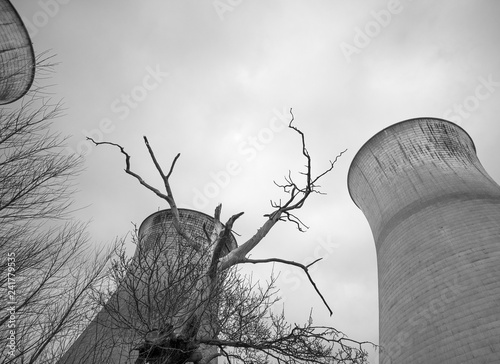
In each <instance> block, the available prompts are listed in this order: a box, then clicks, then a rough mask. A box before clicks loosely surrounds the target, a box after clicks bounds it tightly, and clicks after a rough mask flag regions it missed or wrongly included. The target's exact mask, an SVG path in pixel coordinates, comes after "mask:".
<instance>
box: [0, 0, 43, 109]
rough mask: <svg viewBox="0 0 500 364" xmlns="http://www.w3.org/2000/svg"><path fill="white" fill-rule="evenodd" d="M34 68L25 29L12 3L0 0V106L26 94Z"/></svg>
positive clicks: (31, 50) (31, 46)
mask: <svg viewBox="0 0 500 364" xmlns="http://www.w3.org/2000/svg"><path fill="white" fill-rule="evenodd" d="M35 67H36V60H35V53H34V51H33V45H32V44H31V39H30V36H29V34H28V30H27V29H26V27H25V26H24V24H23V21H22V19H21V17H20V16H19V14H18V13H17V11H16V9H15V8H14V6H13V5H12V3H11V2H10V1H8V0H0V105H4V104H9V103H11V102H14V101H16V100H18V99H19V98H21V97H23V96H24V95H25V94H26V93H27V92H28V90H29V88H30V87H31V85H32V83H33V79H34V77H35Z"/></svg>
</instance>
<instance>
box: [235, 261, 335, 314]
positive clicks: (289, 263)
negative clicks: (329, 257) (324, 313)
mask: <svg viewBox="0 0 500 364" xmlns="http://www.w3.org/2000/svg"><path fill="white" fill-rule="evenodd" d="M321 259H322V258H319V259H316V260H315V261H314V262H312V263H310V264H309V265H307V266H305V265H304V264H301V263H297V262H294V261H292V260H286V259H281V258H268V259H248V258H246V259H244V260H243V261H242V262H240V263H252V264H257V263H271V262H274V263H283V264H288V265H293V266H295V267H298V268H300V269H302V270H303V271H304V272H305V273H306V275H307V278H309V282H311V284H312V286H313V287H314V290H315V291H316V293H317V294H318V295H319V297H320V298H321V300H322V301H323V303H324V305H325V306H326V308H327V309H328V312H330V316H331V315H333V311H332V310H331V308H330V306H328V303H327V302H326V300H325V298H324V297H323V295H322V294H321V292H320V290H319V289H318V287H317V286H316V283H315V282H314V280H313V279H312V277H311V275H310V274H309V269H308V268H309V267H310V266H311V265H313V264H314V263H316V262H317V261H319V260H321Z"/></svg>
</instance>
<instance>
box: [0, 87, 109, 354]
mask: <svg viewBox="0 0 500 364" xmlns="http://www.w3.org/2000/svg"><path fill="white" fill-rule="evenodd" d="M61 110H62V109H61V104H60V103H55V104H53V103H51V101H50V99H48V98H47V97H46V93H45V90H44V89H43V88H41V89H36V90H34V91H30V92H29V93H28V95H27V96H25V97H24V98H23V99H22V100H21V101H19V106H16V107H10V108H2V109H0V181H1V182H0V257H1V262H0V267H1V272H2V275H1V276H0V287H2V294H1V295H0V348H1V349H0V363H54V357H57V355H60V354H61V352H62V351H64V348H65V341H67V335H68V334H70V333H72V332H75V331H78V328H79V326H81V324H82V323H85V322H86V316H87V315H88V316H91V315H92V314H93V312H94V311H95V304H94V303H93V302H94V300H91V297H90V293H91V292H92V290H91V288H92V287H93V286H94V285H95V284H98V283H99V281H100V280H101V279H102V277H103V276H104V272H105V267H106V261H107V260H108V259H109V255H108V256H105V255H100V254H98V253H97V252H94V251H92V249H90V248H89V237H88V236H87V234H86V232H85V231H86V224H82V223H78V222H74V221H72V220H71V219H70V216H69V211H70V210H69V206H70V203H71V197H72V193H73V192H74V188H73V183H72V179H73V178H74V177H75V176H76V175H77V173H78V172H79V171H80V170H81V166H82V161H81V160H80V158H78V157H76V156H74V155H68V153H67V152H66V151H65V138H63V137H62V136H61V135H60V134H59V133H55V132H53V131H51V123H52V120H53V119H54V118H56V117H57V116H59V115H60V113H61ZM89 262H91V263H89ZM88 319H90V317H89V318H88Z"/></svg>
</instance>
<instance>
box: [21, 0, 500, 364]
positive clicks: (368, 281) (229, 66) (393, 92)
mask: <svg viewBox="0 0 500 364" xmlns="http://www.w3.org/2000/svg"><path fill="white" fill-rule="evenodd" d="M12 3H13V4H14V6H15V7H16V8H17V9H18V11H19V13H20V14H21V15H22V17H23V18H24V20H25V23H26V25H27V27H28V29H29V31H30V34H31V36H32V40H33V42H34V46H35V49H36V51H37V52H42V51H46V50H50V51H51V52H52V53H54V54H56V58H55V60H56V61H57V62H59V63H60V64H59V65H58V66H57V68H56V73H55V75H54V79H53V80H52V81H51V83H54V86H53V88H52V92H53V93H54V97H55V98H56V99H57V98H63V99H64V102H65V106H66V109H67V110H66V113H65V115H64V116H63V117H61V118H60V119H58V120H57V121H56V122H55V124H54V127H55V128H56V129H57V130H60V131H61V132H63V133H64V134H70V135H71V138H70V139H69V147H68V153H78V154H83V155H85V159H86V161H85V163H86V170H85V172H84V173H83V174H82V175H81V177H80V179H79V181H78V182H79V185H78V188H79V190H80V192H79V193H78V195H76V196H75V199H76V205H75V206H77V207H85V208H84V209H83V210H81V211H79V212H78V213H77V217H78V218H81V219H84V220H89V219H91V220H92V223H91V229H90V231H91V234H92V236H93V241H94V242H95V244H99V245H104V244H110V243H111V241H112V240H113V239H114V238H115V237H117V236H123V235H125V234H126V233H127V231H130V230H131V229H132V223H137V224H140V222H141V221H142V220H143V219H144V218H145V217H147V216H148V215H149V214H151V213H153V212H155V211H157V210H158V209H163V208H166V207H167V206H166V204H165V203H164V202H163V201H161V200H159V199H158V198H157V197H156V196H155V195H153V194H152V193H151V192H149V191H147V190H145V189H144V188H142V187H141V186H139V184H138V183H137V182H136V181H135V180H133V179H132V178H131V177H129V176H127V175H125V174H124V172H123V168H124V162H123V158H122V156H121V155H120V154H119V153H118V152H117V150H115V149H112V148H105V147H100V148H98V149H96V148H95V147H92V146H91V145H90V144H88V142H86V141H85V136H92V137H94V138H97V139H105V140H109V141H113V142H117V143H120V144H122V145H123V146H125V147H126V149H127V151H128V152H129V153H130V154H131V155H132V168H133V169H134V170H135V171H136V172H139V173H140V174H141V175H142V176H143V177H144V178H145V179H146V180H148V181H150V182H151V183H153V184H156V185H157V186H161V181H160V179H159V178H158V176H157V175H156V171H155V169H154V166H153V164H152V163H151V161H150V159H149V157H148V154H147V150H146V149H145V147H144V144H143V142H142V136H143V135H146V136H148V138H149V140H150V143H151V145H152V146H153V148H154V149H155V151H156V153H157V155H158V157H159V159H160V160H161V162H162V163H163V165H165V166H166V167H168V166H169V165H170V162H171V160H172V159H173V157H174V156H175V155H176V153H179V152H180V153H181V158H180V159H179V161H178V163H177V166H176V170H175V172H174V176H173V178H172V185H173V188H174V193H175V194H176V197H177V201H178V204H179V206H181V207H189V208H194V209H198V210H201V211H203V212H206V213H209V214H212V211H213V209H214V208H215V206H216V204H218V203H219V202H222V203H223V216H224V218H225V219H227V218H228V217H229V216H230V215H232V214H234V213H237V212H240V211H245V215H244V216H243V217H242V218H240V220H238V223H237V224H236V226H235V230H236V231H237V232H238V233H239V234H241V237H240V238H239V239H240V241H241V242H242V241H244V240H245V239H247V238H249V237H250V236H251V235H252V234H253V233H254V232H255V231H256V229H257V228H258V227H259V226H260V225H261V224H262V223H263V221H264V218H263V216H262V215H263V214H265V213H267V212H270V211H271V209H270V206H269V200H270V199H277V198H279V197H283V196H282V195H281V194H280V191H279V190H278V189H277V188H276V187H275V186H274V185H273V183H272V182H273V180H277V181H280V180H281V179H282V176H284V175H285V174H287V173H288V170H292V171H294V172H297V171H299V170H300V169H301V167H302V165H303V163H304V160H303V159H302V158H301V154H300V139H299V138H298V136H297V135H296V134H294V133H293V132H291V131H290V130H288V129H287V128H285V125H286V123H287V122H288V120H289V118H290V115H289V113H288V110H289V109H290V108H293V112H294V115H295V125H296V126H298V127H299V128H301V129H302V130H303V131H304V132H305V133H306V138H307V143H308V148H309V151H310V154H311V156H312V157H313V163H314V164H313V171H314V172H316V173H319V172H321V171H323V169H324V168H326V167H327V166H328V160H330V159H334V158H335V156H336V155H337V154H338V153H339V152H340V151H342V150H344V149H347V152H346V154H344V156H342V158H340V159H339V161H338V163H337V164H336V166H335V169H334V171H333V172H332V173H331V174H329V175H327V176H326V177H325V178H324V180H323V183H322V184H321V185H322V191H323V192H325V193H327V194H326V195H324V196H320V195H315V196H312V197H311V199H310V200H309V201H308V203H307V204H306V205H305V206H304V208H303V209H302V210H301V211H300V212H299V216H300V218H301V219H302V220H303V221H304V222H305V223H306V224H308V225H309V226H310V229H309V231H308V232H307V233H300V232H298V231H297V230H296V229H295V227H294V226H293V225H292V224H282V225H280V226H278V227H277V228H276V229H275V230H274V231H272V232H271V234H269V236H268V237H267V239H266V240H265V241H264V242H262V244H261V245H260V246H259V247H258V248H257V249H255V251H254V253H253V257H254V258H265V257H281V258H286V259H291V260H296V261H298V262H310V261H312V260H313V259H315V258H316V257H323V258H324V259H323V260H322V261H321V262H319V263H317V266H316V268H315V270H314V272H313V276H314V278H315V280H316V282H317V284H318V286H319V287H320V289H321V290H322V291H323V293H324V295H325V297H326V299H327V300H328V302H329V304H330V305H331V307H332V308H333V311H334V315H333V316H332V317H329V316H328V312H327V310H326V309H325V307H324V306H323V305H322V303H321V301H320V299H319V298H318V297H317V295H316V294H315V293H314V291H313V289H312V287H310V285H309V284H308V283H307V282H306V281H305V280H304V277H303V276H302V275H301V274H300V272H297V271H295V270H293V269H290V268H287V267H275V271H278V270H280V271H281V278H280V280H279V287H280V288H281V289H282V296H283V298H284V301H285V308H286V310H287V311H288V312H289V313H290V318H291V321H296V322H302V321H304V320H305V319H306V317H307V315H308V313H309V310H310V308H311V307H313V308H314V314H315V318H316V323H317V324H324V325H331V326H335V327H336V328H338V329H340V330H342V331H344V332H346V333H348V334H349V335H350V336H352V337H353V338H355V339H359V340H371V341H374V342H378V308H377V307H378V301H377V299H378V298H377V270H376V255H375V247H374V243H373V239H372V235H371V232H370V229H369V226H368V223H367V222H366V220H365V218H364V216H363V214H362V213H361V211H360V210H359V209H358V208H357V207H356V206H355V205H354V203H352V201H351V200H350V198H349V194H348V191H347V184H346V178H347V171H348V168H349V165H350V163H351V161H352V159H353V157H354V155H355V154H356V152H357V151H358V149H359V148H360V147H361V146H362V145H363V143H365V142H366V141H367V140H368V139H369V138H370V137H371V136H373V135H374V134H375V133H377V132H378V131H380V130H381V129H383V128H385V127H387V126H389V125H391V124H394V123H396V122H399V121H401V120H405V119H409V118H414V117H419V116H435V117H440V118H445V119H448V120H451V121H454V122H456V123H457V124H459V125H460V126H462V127H463V128H464V129H465V130H466V131H467V132H468V133H469V134H470V135H471V137H472V138H473V140H474V142H475V144H476V147H477V151H478V155H479V158H480V160H481V161H482V163H483V165H484V166H485V168H486V170H487V171H488V172H489V173H490V174H491V176H492V177H493V178H494V179H495V180H497V181H500V167H499V165H498V155H499V152H500V146H499V145H498V140H499V138H500V124H499V121H498V116H497V115H499V114H500V69H499V65H500V54H499V50H498V36H499V34H500V23H499V22H498V17H499V15H500V3H499V2H498V1H495V0H489V1H488V0H484V1H479V0H475V1H472V0H470V1H459V0H448V1H439V2H436V1H432V0H429V1H426V0H422V1H416V0H415V1H408V0H401V1H397V0H396V1H392V0H391V1H356V2H352V1H331V0H330V1H327V0H316V1H305V0H303V1H299V0H281V1H262V0H260V1H245V0H215V1H213V0H211V1H194V0H182V1H180V0H179V1H164V0H149V1H129V0H128V1H126V0H106V1H102V0H101V1H97V0H64V1H63V0H40V1H25V0H13V1H12ZM248 268H251V269H254V270H255V271H256V273H255V275H256V276H257V277H262V278H263V277H266V275H268V274H269V269H268V268H270V267H263V266H262V267H248ZM372 362H373V363H376V362H377V361H376V358H372Z"/></svg>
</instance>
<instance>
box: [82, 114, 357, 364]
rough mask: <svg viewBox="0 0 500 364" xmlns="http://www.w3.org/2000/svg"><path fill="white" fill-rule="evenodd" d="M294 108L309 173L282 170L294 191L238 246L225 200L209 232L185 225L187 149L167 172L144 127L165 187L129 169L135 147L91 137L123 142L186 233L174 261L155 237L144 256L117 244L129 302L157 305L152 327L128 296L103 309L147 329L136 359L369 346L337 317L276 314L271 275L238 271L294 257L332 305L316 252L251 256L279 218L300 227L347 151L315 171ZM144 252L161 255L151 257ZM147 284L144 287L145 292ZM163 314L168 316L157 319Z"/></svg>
mask: <svg viewBox="0 0 500 364" xmlns="http://www.w3.org/2000/svg"><path fill="white" fill-rule="evenodd" d="M290 113H291V121H290V124H289V128H290V129H291V130H293V131H295V132H296V133H297V134H298V135H299V136H300V138H301V142H302V154H303V156H304V158H305V160H306V166H305V168H306V170H305V171H304V172H301V174H302V175H303V176H304V179H305V182H304V185H303V186H300V185H299V184H297V183H296V182H295V181H294V179H293V177H292V174H291V173H289V174H288V176H287V177H286V178H285V182H284V183H282V184H278V183H276V185H277V186H278V187H279V188H280V189H282V190H283V191H284V192H285V193H286V194H287V195H288V198H287V199H286V200H285V201H284V202H283V201H282V200H280V201H278V202H271V205H272V208H273V209H274V210H273V211H272V212H270V213H268V214H266V215H265V217H266V218H267V220H266V221H265V222H264V224H263V225H262V226H261V227H260V228H259V229H258V231H257V233H256V234H255V235H254V236H252V237H251V238H250V239H249V240H248V241H246V242H245V243H243V244H242V245H239V246H238V245H237V244H235V243H230V240H231V239H232V228H233V224H234V223H235V221H236V220H237V219H238V218H239V217H240V216H241V215H242V214H243V212H241V213H237V214H235V215H233V216H231V217H230V218H229V220H228V221H227V222H226V223H225V224H224V225H223V224H222V223H221V219H220V215H221V205H219V206H218V207H217V209H216V210H215V214H214V218H213V221H214V222H213V224H212V225H213V226H211V227H210V228H207V229H206V230H205V239H202V240H203V241H200V239H198V238H195V237H193V236H192V235H191V234H190V231H189V229H187V228H186V227H185V224H184V223H183V220H182V218H181V213H180V210H179V209H178V207H177V204H176V202H175V199H174V195H173V193H172V188H171V185H170V180H169V178H170V177H171V175H172V173H173V170H174V167H175V164H176V162H177V160H178V158H179V156H180V154H178V155H177V156H176V157H175V158H174V160H173V162H172V164H171V166H170V169H169V171H168V173H166V174H165V173H164V171H163V169H162V167H161V166H160V164H159V162H158V161H157V159H156V156H155V154H154V152H153V149H152V147H151V146H150V144H149V142H148V140H147V138H146V137H144V142H145V144H146V147H147V149H148V151H149V154H150V156H151V159H152V161H153V163H154V165H155V167H156V169H157V171H158V172H159V174H160V176H161V178H162V180H163V183H164V189H165V192H162V191H160V190H159V189H157V188H155V187H153V186H152V185H150V184H148V183H147V182H146V181H144V179H143V178H142V177H141V176H140V175H138V174H136V173H135V172H133V171H132V170H131V165H130V159H131V158H130V155H129V154H128V153H127V152H126V151H125V149H124V148H123V147H122V146H120V145H119V144H116V143H111V142H107V141H102V142H98V141H95V140H93V139H91V138H88V139H89V140H91V141H92V142H94V144H95V145H97V146H99V145H111V146H115V147H117V148H119V149H120V151H121V153H122V154H123V155H124V156H125V166H126V168H125V172H126V173H127V174H129V175H131V176H133V177H134V178H136V179H137V180H138V181H139V182H140V184H141V185H143V186H144V187H146V188H147V189H148V190H150V191H152V192H154V193H155V194H156V195H157V196H159V197H160V198H162V199H163V200H165V201H166V202H167V203H168V205H169V207H170V210H171V214H172V225H173V226H174V228H175V230H176V233H177V234H178V235H179V236H180V237H181V242H179V244H180V245H179V246H180V248H179V250H178V252H177V253H176V254H175V255H174V261H175V264H174V263H171V262H172V257H170V258H164V259H161V256H162V254H163V255H164V254H165V253H164V252H162V251H161V250H162V248H161V244H158V246H159V248H158V249H159V251H157V252H154V251H153V252H151V251H150V250H145V251H144V254H145V255H144V256H141V254H143V253H142V252H141V249H142V248H141V242H139V243H138V246H137V249H138V251H139V253H138V254H139V256H137V253H136V257H135V258H134V259H133V260H132V261H130V260H127V259H126V257H125V256H124V255H123V254H119V256H121V259H120V260H119V262H120V264H117V265H115V268H114V271H113V273H114V277H115V278H116V286H119V287H122V289H123V290H125V291H127V292H128V295H129V297H132V299H131V302H133V304H132V306H136V307H137V311H136V312H135V314H134V315H135V316H137V317H143V318H144V317H150V316H148V315H144V314H143V312H142V311H141V308H139V306H141V305H140V304H139V303H141V302H145V303H146V304H145V307H146V308H145V309H146V310H147V311H148V312H149V313H150V314H152V315H153V316H155V315H156V316H155V320H153V322H154V323H155V325H153V326H155V327H154V328H153V327H150V326H148V324H146V325H142V324H138V321H137V320H136V319H135V318H134V319H129V320H127V318H130V315H129V313H130V311H126V312H127V315H121V316H120V315H119V310H118V309H116V307H114V306H116V305H119V304H120V302H125V300H122V301H120V300H117V301H116V302H115V301H113V302H114V303H113V302H111V304H110V302H107V303H106V304H104V307H105V309H107V310H110V312H114V313H115V314H116V316H115V317H118V318H117V319H116V320H115V324H116V322H118V323H119V322H121V323H122V324H124V325H126V326H127V327H128V328H130V327H132V328H133V327H134V325H135V329H136V330H141V329H142V330H143V332H142V333H141V335H139V336H140V337H142V342H141V345H139V346H137V347H136V350H138V351H139V353H140V355H139V359H138V360H137V363H172V364H177V363H185V362H194V363H208V362H209V361H210V360H211V359H213V358H215V357H217V356H220V355H223V356H225V357H226V359H227V360H228V361H229V362H231V360H234V361H236V362H242V363H267V362H269V360H275V361H277V362H284V363H332V362H338V363H364V362H366V351H364V350H363V348H362V344H363V343H362V342H358V341H354V340H350V339H348V338H347V337H345V335H343V334H342V333H341V332H340V331H338V330H336V329H334V328H332V327H323V326H315V325H314V324H313V321H312V318H311V317H310V319H309V321H308V322H306V323H305V324H304V325H302V326H297V325H291V324H288V323H287V322H286V320H285V316H284V313H283V312H282V313H281V314H274V313H273V312H272V311H271V307H272V306H273V305H274V304H275V303H276V302H277V301H278V298H277V296H276V293H277V290H276V287H275V279H274V278H273V277H271V279H270V281H269V282H267V284H266V285H265V286H264V287H261V286H258V285H257V286H256V285H254V284H253V283H252V282H251V280H249V279H248V278H245V277H242V276H240V275H239V274H238V270H237V266H238V265H239V264H244V263H252V264H258V263H269V262H273V263H281V264H288V265H293V266H294V267H297V268H299V269H302V270H303V272H304V274H306V275H307V277H308V278H309V281H310V282H311V284H312V285H313V286H314V289H315V290H316V292H317V293H318V295H319V296H320V297H321V299H322V300H323V303H324V304H325V306H326V307H327V309H328V310H329V312H330V314H332V311H331V309H330V307H329V306H328V304H327V303H326V301H325V299H324V297H323V295H322V294H321V292H320V290H319V289H318V288H317V286H316V284H315V283H314V281H313V279H312V277H311V276H310V274H309V270H308V269H309V267H310V266H311V265H312V264H314V263H316V262H313V263H311V264H309V265H307V266H306V265H303V264H301V263H297V262H294V261H289V260H285V259H281V258H268V259H250V258H248V254H249V253H250V252H251V251H252V250H253V249H254V248H255V247H256V246H257V245H258V244H259V243H260V242H261V241H262V240H263V238H264V237H265V236H266V235H267V233H268V232H269V231H270V230H271V229H272V228H273V226H274V225H275V224H276V223H278V222H280V221H289V222H292V223H293V224H295V226H296V227H297V228H298V229H299V230H300V231H303V230H304V229H306V228H307V226H306V225H305V224H304V223H303V222H302V221H301V220H300V219H299V217H298V216H297V215H296V211H297V210H299V209H301V208H302V207H303V206H304V203H305V202H306V200H307V199H308V198H309V197H310V195H311V194H313V193H321V192H320V191H319V190H318V187H319V186H318V181H319V180H320V179H321V178H322V177H323V176H324V175H326V174H327V173H329V172H330V171H332V169H333V167H334V165H335V162H336V161H337V159H338V158H339V157H340V156H341V155H342V154H343V153H344V152H342V153H340V154H339V155H338V156H337V157H336V158H335V160H333V161H330V163H329V167H328V168H326V169H325V170H324V172H323V173H321V174H319V175H318V176H313V175H312V171H311V162H312V161H311V157H310V155H309V152H308V150H307V148H306V143H305V136H304V134H303V132H302V131H301V130H299V129H298V128H296V127H295V126H294V125H293V121H294V118H293V114H292V112H291V110H290ZM224 247H229V249H224ZM170 254H171V253H170ZM146 255H147V256H146ZM206 256H208V257H209V258H208V260H203V259H202V258H198V259H194V257H206ZM193 261H194V262H195V264H194V265H193V264H192V262H193ZM146 262H154V263H153V264H152V265H149V266H147V267H146ZM168 262H170V263H168ZM188 262H191V263H189V264H188ZM148 264H149V263H148ZM139 266H140V267H139ZM138 267H139V268H140V269H138ZM180 272H183V273H180ZM153 275H156V277H155V279H150V278H151V277H152V276H153ZM158 275H160V276H158ZM145 277H146V279H145ZM137 282H148V284H147V285H145V286H142V287H143V288H141V289H139V288H138V287H139V285H138V283H137ZM173 282H175V284H173ZM144 289H146V290H147V292H146V293H144ZM177 292H185V293H186V292H187V297H186V294H185V295H178V294H177ZM175 298H179V299H178V300H176V299H175ZM151 302H155V303H153V306H155V305H158V307H156V306H155V307H152V306H151V305H152V303H151ZM103 303H104V301H103ZM214 307H215V308H214ZM214 313H215V314H214ZM139 321H141V320H139ZM160 321H161V324H158V322H160ZM143 323H144V322H143ZM150 329H154V330H153V331H154V335H153V336H151V335H149V336H148V334H150V332H151V331H148V330H150ZM203 345H208V346H212V347H216V348H218V349H219V351H218V352H215V353H213V352H212V354H206V353H204V352H203V351H200V350H199V349H200V347H201V346H203Z"/></svg>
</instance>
